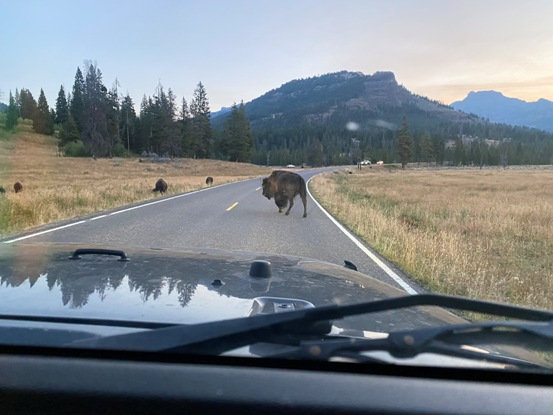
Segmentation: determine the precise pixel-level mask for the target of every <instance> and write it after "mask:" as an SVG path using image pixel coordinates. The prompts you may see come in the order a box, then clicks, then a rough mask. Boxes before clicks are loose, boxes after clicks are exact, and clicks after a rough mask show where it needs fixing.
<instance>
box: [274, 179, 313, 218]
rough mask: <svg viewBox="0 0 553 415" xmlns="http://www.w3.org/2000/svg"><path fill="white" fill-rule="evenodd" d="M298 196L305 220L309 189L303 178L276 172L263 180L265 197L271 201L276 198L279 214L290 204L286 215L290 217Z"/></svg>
mask: <svg viewBox="0 0 553 415" xmlns="http://www.w3.org/2000/svg"><path fill="white" fill-rule="evenodd" d="M298 194H299V195H300V197H301V201H302V203H303V217H304V218H305V217H306V216H307V189H306V186H305V180H303V177H301V176H300V175H299V174H297V173H292V172H289V171H284V170H275V171H273V172H272V173H271V175H270V176H269V177H265V178H264V179H263V196H265V197H266V198H267V199H269V200H271V198H272V197H274V198H275V204H276V205H277V207H278V211H279V212H282V209H284V208H285V207H286V205H288V204H289V206H288V210H287V211H286V215H288V214H289V213H290V210H291V209H292V206H294V198H295V197H296V195H298Z"/></svg>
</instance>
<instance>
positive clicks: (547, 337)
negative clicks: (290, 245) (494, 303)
mask: <svg viewBox="0 0 553 415" xmlns="http://www.w3.org/2000/svg"><path fill="white" fill-rule="evenodd" d="M481 345H501V346H510V345H513V346H521V345H524V346H529V347H531V348H532V349H534V350H541V351H548V352H551V351H553V321H549V322H539V323H536V322H504V321H502V322H483V323H468V324H457V325H447V326H441V327H431V328H422V329H415V330H403V331H396V332H392V333H390V334H389V335H388V337H386V338H379V339H362V338H347V339H343V338H338V339H330V340H324V341H308V342H301V344H300V345H299V347H298V348H296V349H295V350H293V351H291V352H287V353H281V354H278V355H274V356H272V357H277V358H301V359H316V360H328V359H330V358H332V357H336V356H342V357H349V358H351V359H354V360H355V359H357V360H359V361H364V360H365V359H368V361H371V362H372V361H373V360H374V359H373V358H371V357H364V356H363V355H361V354H360V353H361V352H370V351H385V352H388V353H389V354H390V355H391V356H393V357H395V358H413V357H416V356H418V355H420V354H422V353H435V354H441V355H447V356H450V357H459V358H465V359H476V360H480V361H488V362H494V363H502V364H508V365H514V366H519V367H530V368H542V369H543V367H542V366H540V365H537V364H534V363H531V362H526V361H524V360H521V359H517V358H514V357H509V356H504V355H497V354H493V353H492V352H490V351H485V350H478V349H474V348H470V347H467V346H481ZM525 348H526V347H525Z"/></svg>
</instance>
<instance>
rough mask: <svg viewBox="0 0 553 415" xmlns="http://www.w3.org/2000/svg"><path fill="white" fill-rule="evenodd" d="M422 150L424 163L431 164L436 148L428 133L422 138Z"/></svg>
mask: <svg viewBox="0 0 553 415" xmlns="http://www.w3.org/2000/svg"><path fill="white" fill-rule="evenodd" d="M420 150H421V158H422V161H425V162H430V161H431V160H432V159H433V158H434V147H433V145H432V140H431V139H430V135H429V134H428V133H425V134H424V135H423V136H422V138H421V141H420Z"/></svg>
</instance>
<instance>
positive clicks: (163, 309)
mask: <svg viewBox="0 0 553 415" xmlns="http://www.w3.org/2000/svg"><path fill="white" fill-rule="evenodd" d="M77 248H83V246H82V245H74V246H73V245H51V244H41V245H27V244H21V245H12V246H3V247H2V249H1V250H0V314H17V315H26V316H29V315H33V316H35V315H38V316H49V317H53V316H61V317H79V318H80V317H83V318H99V319H114V320H131V321H147V322H163V323H182V324H194V323H200V322H206V321H215V320H222V319H229V318H235V317H244V316H247V315H248V313H249V312H250V310H251V308H252V304H253V299H254V298H256V297H261V296H270V297H285V298H294V299H301V300H305V301H308V302H311V303H313V304H314V305H315V306H320V305H329V304H346V303H358V302H362V301H371V300H377V299H383V298H389V297H397V296H401V295H406V293H405V292H403V291H401V290H399V289H396V288H394V287H392V286H389V285H387V284H384V283H382V282H380V281H378V280H376V279H374V278H371V277H370V276H366V275H364V274H361V273H359V272H356V271H352V270H350V269H346V268H345V267H340V266H337V265H333V264H329V263H324V262H320V261H314V260H308V259H302V258H298V257H290V256H272V255H262V254H256V253H245V252H226V251H217V250H211V249H206V250H190V251H184V252H173V251H167V250H154V249H151V250H130V249H127V250H125V253H126V254H127V255H128V257H129V260H128V261H125V262H123V261H119V260H118V259H119V258H118V257H116V256H105V255H83V256H82V257H81V259H77V260H73V259H70V258H69V257H70V256H71V254H72V253H73V251H74V250H75V249H77ZM104 248H105V247H104ZM118 248H119V249H121V247H118ZM255 260H266V261H269V262H270V263H271V270H272V275H271V276H270V277H269V278H255V277H252V276H250V275H249V271H250V266H251V263H252V262H253V261H255ZM350 320H351V321H350ZM459 321H461V320H460V319H458V318H456V317H454V316H452V315H451V314H450V313H447V312H445V311H443V310H425V309H417V308H414V309H407V310H401V311H394V312H390V313H386V314H385V315H384V314H383V315H380V314H373V315H370V316H361V317H356V318H351V319H348V322H346V323H345V327H346V328H348V326H350V327H349V328H352V329H353V328H355V329H362V330H369V331H382V332H389V331H392V330H399V329H409V328H414V327H421V326H426V325H434V324H443V323H452V322H459Z"/></svg>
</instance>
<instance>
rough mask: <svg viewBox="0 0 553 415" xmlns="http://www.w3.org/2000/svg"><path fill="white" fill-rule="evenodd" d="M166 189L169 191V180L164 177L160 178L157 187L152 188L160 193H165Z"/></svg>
mask: <svg viewBox="0 0 553 415" xmlns="http://www.w3.org/2000/svg"><path fill="white" fill-rule="evenodd" d="M166 191H167V182H166V181H165V180H163V179H159V180H158V181H157V182H156V187H155V188H154V190H152V192H159V193H160V194H163V193H165V192H166Z"/></svg>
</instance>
